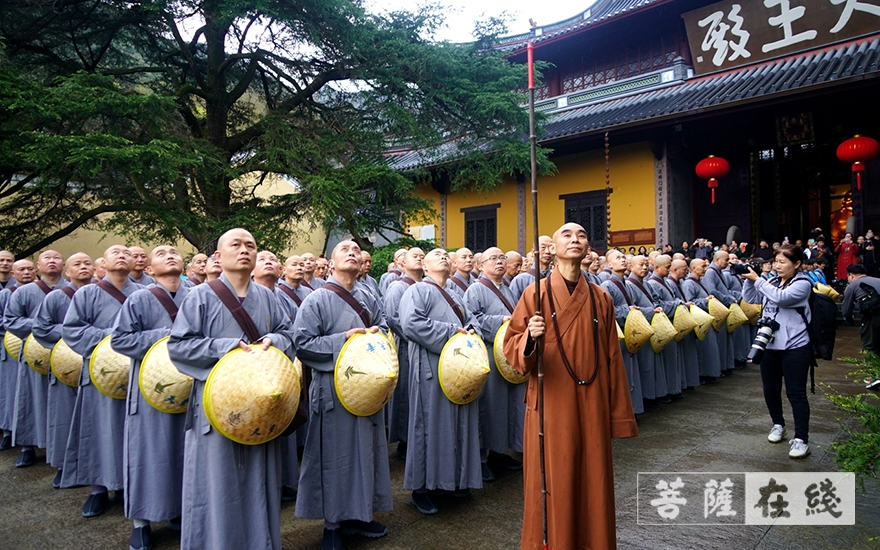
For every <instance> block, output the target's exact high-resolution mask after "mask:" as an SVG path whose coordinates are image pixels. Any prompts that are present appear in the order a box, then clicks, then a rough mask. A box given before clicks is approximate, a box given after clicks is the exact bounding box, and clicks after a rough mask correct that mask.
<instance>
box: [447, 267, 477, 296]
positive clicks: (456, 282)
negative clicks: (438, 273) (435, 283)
mask: <svg viewBox="0 0 880 550" xmlns="http://www.w3.org/2000/svg"><path fill="white" fill-rule="evenodd" d="M476 282H477V278H476V277H474V276H473V275H471V274H470V273H469V274H468V276H467V277H464V276H463V275H462V274H461V273H459V272H458V271H456V272H455V273H454V274H453V275H452V276H451V277H449V278H448V279H446V287H445V288H446V291H447V292H450V291H451V292H455V293H456V294H458V297H459V298H461V299H462V300H464V293H465V292H467V289H468V288H470V286H471V285H472V284H474V283H476ZM462 285H464V288H461V286H462Z"/></svg>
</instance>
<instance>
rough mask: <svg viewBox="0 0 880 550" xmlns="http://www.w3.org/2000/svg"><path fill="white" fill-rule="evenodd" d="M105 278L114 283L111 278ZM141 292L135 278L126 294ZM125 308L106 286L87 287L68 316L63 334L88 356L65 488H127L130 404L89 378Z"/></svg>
mask: <svg viewBox="0 0 880 550" xmlns="http://www.w3.org/2000/svg"><path fill="white" fill-rule="evenodd" d="M104 280H105V281H107V282H108V283H110V284H113V283H112V281H110V279H108V278H107V277H105V278H104ZM141 288H143V287H141V286H140V285H138V284H136V283H133V282H131V281H130V280H129V281H126V283H125V286H124V287H122V290H121V292H122V293H123V294H125V295H126V296H131V295H132V294H134V293H135V291H137V290H140V289H141ZM121 308H122V304H120V303H119V302H118V301H117V300H116V298H113V297H112V296H110V294H108V293H107V292H105V291H104V290H102V289H101V288H100V287H98V286H96V285H86V286H84V287H82V288H81V289H79V290H78V291H77V292H76V294H74V295H73V300H72V301H71V304H70V307H69V308H68V310H67V315H66V316H65V317H64V324H63V326H62V327H61V334H62V336H63V337H64V341H65V342H66V343H67V345H68V346H70V348H71V349H72V350H73V351H75V352H77V353H78V354H80V355H82V356H83V368H82V373H81V374H80V378H79V388H78V390H77V394H76V403H75V404H74V406H73V416H72V417H71V423H70V435H69V436H68V438H67V447H66V449H65V452H64V465H63V466H62V470H63V471H64V474H63V477H62V480H61V486H62V487H73V486H75V485H103V486H104V487H107V489H109V490H111V491H118V490H120V489H122V478H123V474H122V447H123V430H124V426H125V401H124V400H122V399H111V398H109V397H107V396H106V395H104V394H102V393H101V392H99V391H98V389H97V388H95V386H94V384H92V380H91V376H89V359H91V357H92V351H94V349H95V347H96V346H97V345H98V344H99V343H100V342H101V340H103V339H104V337H105V336H109V335H110V334H111V332H112V330H111V327H112V326H113V322H114V321H115V319H116V314H117V313H118V312H119V310H120V309H121Z"/></svg>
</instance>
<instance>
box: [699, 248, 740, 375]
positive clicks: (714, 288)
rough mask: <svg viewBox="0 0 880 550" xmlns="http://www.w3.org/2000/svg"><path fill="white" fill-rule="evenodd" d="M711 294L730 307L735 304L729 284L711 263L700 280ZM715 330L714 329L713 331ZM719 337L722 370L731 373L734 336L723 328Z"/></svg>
mask: <svg viewBox="0 0 880 550" xmlns="http://www.w3.org/2000/svg"><path fill="white" fill-rule="evenodd" d="M700 282H701V283H703V286H704V287H705V288H706V290H708V291H709V294H712V295H713V296H715V298H716V299H717V300H718V301H720V302H721V303H722V304H724V305H725V306H726V307H730V304H732V303H733V302H734V299H733V295H731V294H730V292H729V291H728V290H727V283H726V282H725V281H724V274H723V273H722V272H721V270H720V269H719V268H718V266H717V265H715V264H714V263H710V264H709V267H708V268H707V269H706V274H705V275H704V276H703V278H702V279H700ZM713 330H714V329H713ZM717 336H718V357H719V359H720V360H721V370H722V371H729V370H732V369H733V335H732V334H730V333H729V332H727V326H726V325H725V326H723V327H721V330H719V331H717Z"/></svg>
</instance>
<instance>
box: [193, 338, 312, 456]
mask: <svg viewBox="0 0 880 550" xmlns="http://www.w3.org/2000/svg"><path fill="white" fill-rule="evenodd" d="M300 384H301V379H300V377H299V375H298V374H297V371H296V367H294V366H293V363H292V362H291V361H290V359H288V358H287V356H286V355H284V353H283V352H282V351H281V350H279V349H278V348H275V347H270V348H269V349H268V350H266V351H263V349H262V348H261V347H259V346H255V347H253V348H251V351H250V352H247V351H244V350H243V349H240V348H236V349H234V350H232V351H230V352H229V353H227V354H226V355H224V356H223V357H221V358H220V360H219V361H217V364H216V365H214V368H212V369H211V373H210V374H209V375H208V379H207V380H206V381H205V390H204V394H203V398H202V405H203V406H204V409H205V416H206V417H207V418H208V422H210V423H211V426H213V427H214V429H215V430H217V431H218V432H220V433H221V434H223V435H224V436H225V437H227V438H229V439H231V440H232V441H235V442H236V443H241V444H243V445H259V444H261V443H267V442H269V441H272V440H273V439H275V438H276V437H278V436H279V435H281V433H282V432H283V431H284V430H285V429H287V426H288V425H290V422H291V421H292V420H293V417H294V415H295V414H296V409H297V407H298V406H299V393H300Z"/></svg>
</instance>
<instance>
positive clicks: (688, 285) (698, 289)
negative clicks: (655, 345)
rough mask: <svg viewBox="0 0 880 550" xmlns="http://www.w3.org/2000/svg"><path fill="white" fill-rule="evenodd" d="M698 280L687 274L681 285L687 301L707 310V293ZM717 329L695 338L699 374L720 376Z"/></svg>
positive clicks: (711, 329)
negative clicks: (700, 337) (703, 336)
mask: <svg viewBox="0 0 880 550" xmlns="http://www.w3.org/2000/svg"><path fill="white" fill-rule="evenodd" d="M700 282H701V281H699V280H698V279H697V278H696V277H694V276H693V275H688V276H687V278H686V279H685V280H684V281H682V283H681V286H682V290H683V291H684V295H685V298H687V301H688V302H693V303H694V305H696V306H697V307H698V308H701V309H703V310H704V311H707V312H708V311H709V300H708V298H709V293H708V292H706V289H705V288H703V287H702V286H700ZM718 340H719V338H718V331H716V330H715V329H714V328H710V329H709V332H707V333H706V337H705V338H703V339H702V340H700V339H699V338H698V339H697V356H698V358H699V360H700V376H713V377H715V378H717V377H719V376H721V356H720V354H719V348H718Z"/></svg>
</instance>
